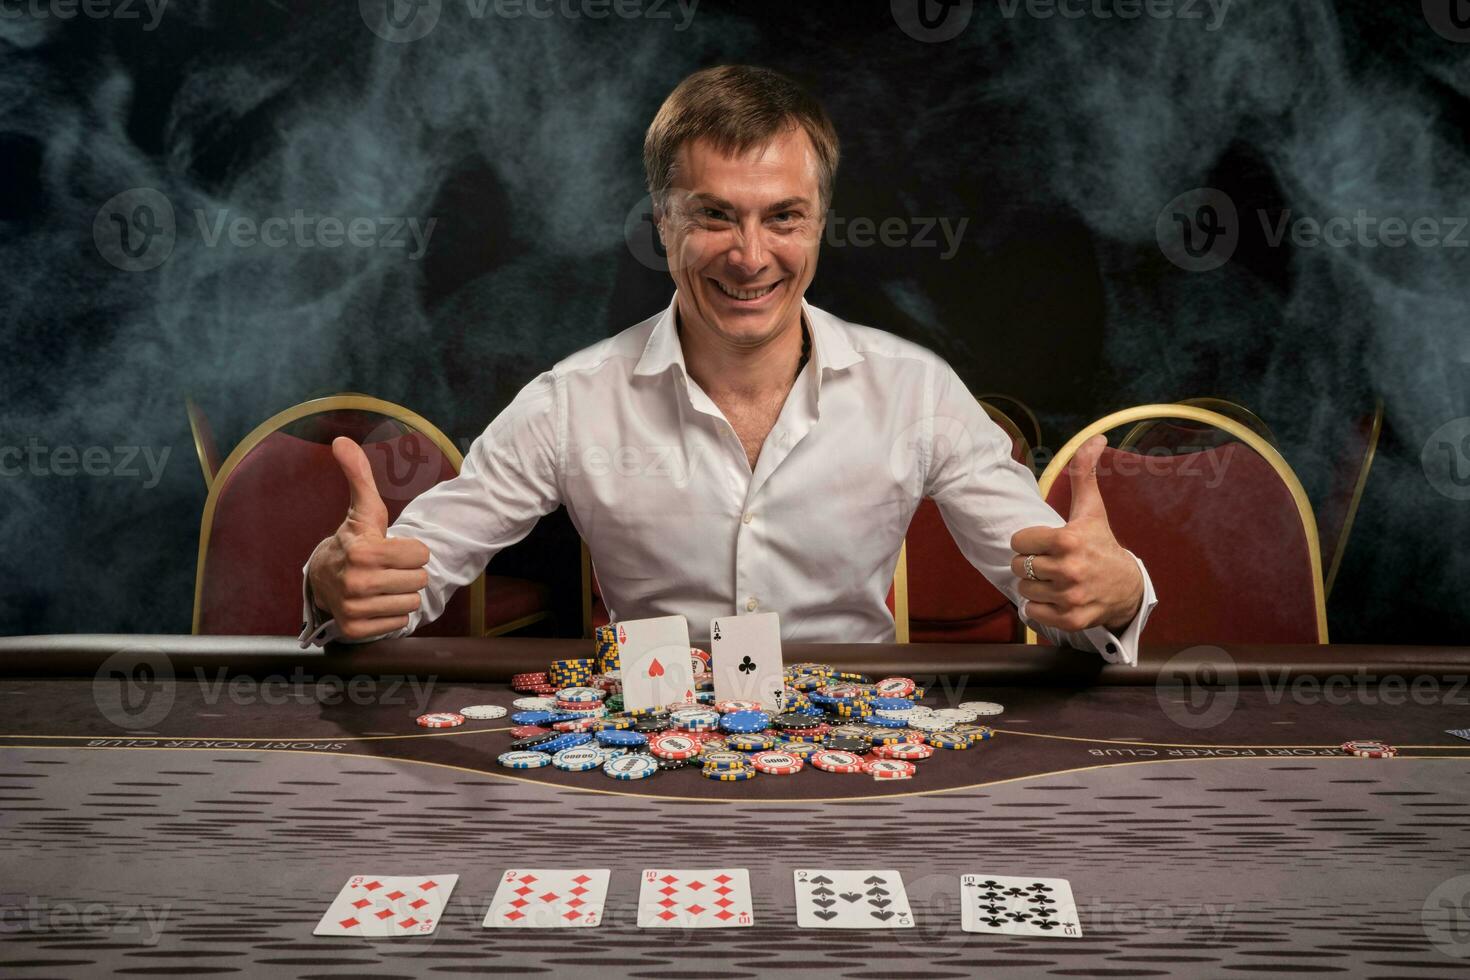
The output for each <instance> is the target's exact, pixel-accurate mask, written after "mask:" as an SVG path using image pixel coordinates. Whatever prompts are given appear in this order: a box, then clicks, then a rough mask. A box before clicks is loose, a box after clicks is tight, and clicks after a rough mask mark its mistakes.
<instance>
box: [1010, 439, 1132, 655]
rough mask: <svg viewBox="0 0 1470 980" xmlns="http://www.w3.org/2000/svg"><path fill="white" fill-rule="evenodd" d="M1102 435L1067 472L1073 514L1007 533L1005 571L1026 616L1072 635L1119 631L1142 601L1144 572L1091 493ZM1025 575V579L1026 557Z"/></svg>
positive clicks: (1080, 453)
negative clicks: (1015, 583)
mask: <svg viewBox="0 0 1470 980" xmlns="http://www.w3.org/2000/svg"><path fill="white" fill-rule="evenodd" d="M1107 444H1108V440H1107V437H1106V436H1101V435H1099V436H1094V437H1093V438H1091V439H1089V440H1088V441H1087V442H1085V443H1083V445H1082V447H1081V448H1080V449H1078V450H1077V454H1076V455H1075V456H1073V457H1072V462H1071V463H1070V464H1069V465H1068V467H1067V475H1068V477H1069V478H1070V479H1071V481H1072V515H1071V519H1070V520H1069V521H1067V523H1066V525H1064V526H1063V527H1028V528H1025V529H1023V530H1020V531H1017V532H1016V533H1015V534H1013V535H1012V536H1011V550H1012V551H1014V552H1015V553H1016V557H1015V558H1012V559H1011V572H1012V573H1013V574H1014V575H1015V576H1016V577H1017V578H1018V579H1020V592H1021V595H1022V596H1024V597H1025V598H1026V599H1028V600H1030V601H1029V602H1028V604H1027V606H1026V615H1027V616H1028V617H1029V618H1031V619H1034V620H1035V621H1036V622H1038V623H1041V624H1042V625H1044V626H1051V627H1054V628H1056V629H1060V630H1065V631H1067V632H1069V633H1075V632H1077V631H1079V630H1084V629H1091V628H1092V627H1094V626H1105V627H1107V628H1108V629H1111V630H1120V629H1123V628H1124V627H1126V626H1127V625H1128V624H1129V623H1131V622H1132V621H1133V617H1134V616H1136V615H1137V614H1138V608H1139V606H1140V605H1141V604H1142V602H1143V574H1142V573H1141V572H1139V570H1138V565H1137V563H1135V562H1134V560H1133V558H1132V556H1131V555H1129V554H1128V552H1126V551H1124V550H1123V547H1122V546H1121V545H1119V544H1118V541H1117V539H1116V538H1114V537H1113V531H1112V529H1111V528H1110V527H1108V512H1107V509H1106V508H1105V507H1104V506H1103V499H1102V493H1101V492H1100V491H1099V490H1098V488H1097V460H1098V457H1099V456H1101V455H1102V451H1103V449H1104V448H1106V447H1107ZM1028 556H1030V558H1031V571H1032V574H1033V575H1034V576H1035V579H1034V580H1033V579H1032V577H1030V576H1028V575H1027V574H1026V559H1027V557H1028Z"/></svg>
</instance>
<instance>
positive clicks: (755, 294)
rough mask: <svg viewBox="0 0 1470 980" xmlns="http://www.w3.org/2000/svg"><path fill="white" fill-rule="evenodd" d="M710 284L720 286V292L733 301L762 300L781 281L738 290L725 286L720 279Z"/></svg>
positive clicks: (711, 280) (712, 280)
mask: <svg viewBox="0 0 1470 980" xmlns="http://www.w3.org/2000/svg"><path fill="white" fill-rule="evenodd" d="M710 282H712V283H714V284H715V285H716V286H719V287H720V292H722V293H724V294H725V295H726V296H728V297H730V298H731V299H738V300H753V299H760V298H761V297H762V296H766V295H769V294H770V293H771V292H773V291H774V290H775V288H776V287H777V286H779V285H781V280H780V279H777V280H776V281H775V282H773V283H771V284H769V285H766V286H758V287H756V288H754V289H736V288H735V287H733V286H727V285H725V284H724V283H722V282H720V280H718V279H710Z"/></svg>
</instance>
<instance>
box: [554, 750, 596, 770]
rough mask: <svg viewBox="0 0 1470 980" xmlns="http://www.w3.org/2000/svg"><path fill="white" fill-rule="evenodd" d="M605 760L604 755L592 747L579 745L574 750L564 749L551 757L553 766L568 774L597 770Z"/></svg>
mask: <svg viewBox="0 0 1470 980" xmlns="http://www.w3.org/2000/svg"><path fill="white" fill-rule="evenodd" d="M604 761H605V760H604V759H603V757H602V753H601V752H599V751H598V750H597V749H595V748H593V747H592V746H590V745H579V746H577V747H576V748H574V749H562V750H561V751H560V752H558V753H557V754H556V755H554V756H552V757H551V764H552V765H554V766H556V768H558V769H563V770H565V771H567V772H586V771H587V770H588V769H596V768H598V767H599V766H601V765H602V764H603V762H604Z"/></svg>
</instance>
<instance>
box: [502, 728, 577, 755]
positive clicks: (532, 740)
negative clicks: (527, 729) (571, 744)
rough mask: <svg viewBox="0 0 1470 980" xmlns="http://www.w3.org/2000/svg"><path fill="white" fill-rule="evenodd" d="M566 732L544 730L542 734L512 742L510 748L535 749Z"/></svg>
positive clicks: (515, 750)
mask: <svg viewBox="0 0 1470 980" xmlns="http://www.w3.org/2000/svg"><path fill="white" fill-rule="evenodd" d="M565 734H566V732H544V733H543V734H540V735H528V736H526V737H525V738H518V739H516V740H515V741H513V742H511V743H510V749H511V751H512V752H519V751H521V750H522V749H534V748H535V747H536V746H538V745H544V744H545V743H547V742H550V741H551V740H552V739H554V738H561V737H562V736H563V735H565Z"/></svg>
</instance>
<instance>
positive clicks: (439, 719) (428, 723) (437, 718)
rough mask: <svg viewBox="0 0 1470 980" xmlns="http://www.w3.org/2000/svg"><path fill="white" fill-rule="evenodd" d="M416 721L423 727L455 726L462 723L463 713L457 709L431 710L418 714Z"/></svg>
mask: <svg viewBox="0 0 1470 980" xmlns="http://www.w3.org/2000/svg"><path fill="white" fill-rule="evenodd" d="M417 721H418V723H419V724H420V725H421V726H423V727H424V728H455V727H458V726H459V725H463V724H464V715H462V714H460V713H459V712H458V711H431V712H429V713H428V714H426V715H419V716H418V718H417Z"/></svg>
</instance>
